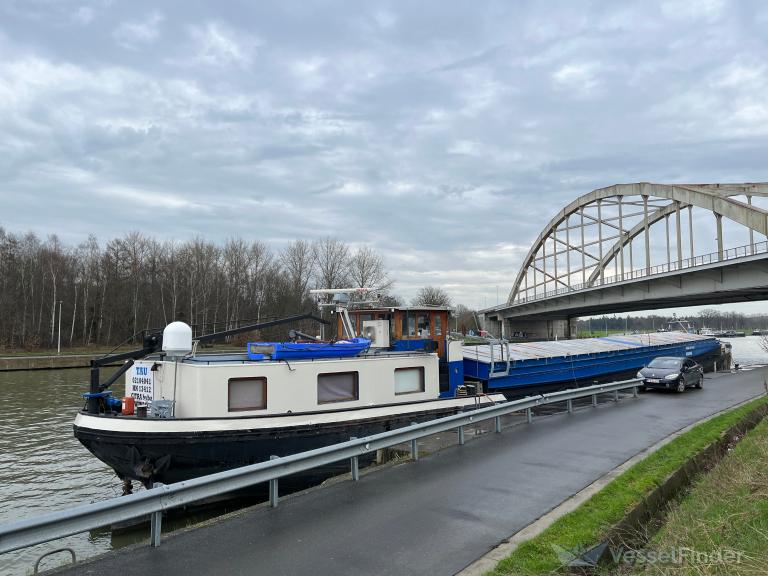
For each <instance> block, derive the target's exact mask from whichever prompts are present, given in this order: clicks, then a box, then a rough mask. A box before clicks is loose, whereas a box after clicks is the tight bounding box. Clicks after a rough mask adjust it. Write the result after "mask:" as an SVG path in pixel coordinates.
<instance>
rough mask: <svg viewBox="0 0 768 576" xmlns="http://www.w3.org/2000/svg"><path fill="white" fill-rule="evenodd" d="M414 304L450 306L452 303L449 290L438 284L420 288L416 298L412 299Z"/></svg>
mask: <svg viewBox="0 0 768 576" xmlns="http://www.w3.org/2000/svg"><path fill="white" fill-rule="evenodd" d="M412 303H413V305H414V306H450V305H451V303H452V300H451V297H450V296H449V295H448V292H446V291H445V290H443V289H442V288H438V287H437V286H425V287H424V288H419V291H418V292H417V293H416V298H414V299H413V301H412Z"/></svg>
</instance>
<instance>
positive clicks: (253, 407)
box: [227, 376, 267, 412]
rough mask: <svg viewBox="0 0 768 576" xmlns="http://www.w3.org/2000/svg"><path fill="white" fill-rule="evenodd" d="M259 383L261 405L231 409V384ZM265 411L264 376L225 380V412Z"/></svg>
mask: <svg viewBox="0 0 768 576" xmlns="http://www.w3.org/2000/svg"><path fill="white" fill-rule="evenodd" d="M254 381H258V382H260V383H261V404H260V405H256V406H241V407H238V408H233V407H232V384H233V383H236V384H237V383H243V382H254ZM266 409H267V377H266V376H243V377H235V378H229V379H228V380H227V412H250V411H254V410H266Z"/></svg>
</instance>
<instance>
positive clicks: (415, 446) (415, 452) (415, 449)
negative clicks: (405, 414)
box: [411, 422, 419, 461]
mask: <svg viewBox="0 0 768 576" xmlns="http://www.w3.org/2000/svg"><path fill="white" fill-rule="evenodd" d="M415 424H416V422H411V426H414V425H415ZM411 458H412V459H413V460H414V461H415V460H418V459H419V442H418V439H417V438H414V439H413V440H411Z"/></svg>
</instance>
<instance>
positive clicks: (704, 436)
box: [490, 397, 768, 576]
mask: <svg viewBox="0 0 768 576" xmlns="http://www.w3.org/2000/svg"><path fill="white" fill-rule="evenodd" d="M766 405H768V398H765V397H762V398H758V399H756V400H753V401H751V402H748V403H746V404H744V405H742V406H740V407H738V408H735V409H733V410H730V411H727V412H725V413H723V414H720V415H718V416H715V417H714V418H711V419H709V420H707V421H706V422H703V423H702V424H699V425H697V426H695V427H693V428H692V429H690V430H688V431H687V432H685V433H683V434H681V435H679V436H677V437H676V438H674V439H673V440H671V441H670V442H668V443H666V444H664V445H663V446H661V447H660V448H659V449H658V450H656V451H655V452H653V453H652V454H651V455H650V456H648V457H647V458H644V459H643V460H641V461H639V462H638V463H636V464H634V465H633V466H632V467H631V468H629V469H628V470H626V471H625V472H623V473H622V474H621V475H619V476H618V477H616V478H615V479H613V480H612V481H611V482H610V483H608V484H607V485H605V486H604V487H603V488H602V489H601V490H600V491H599V492H597V493H596V494H594V495H593V496H592V497H591V498H589V499H588V500H587V501H586V502H584V503H583V504H581V505H580V506H578V507H577V508H576V509H575V510H573V511H571V512H569V513H567V514H565V515H563V516H561V517H560V518H558V519H557V520H555V521H554V522H552V523H551V524H550V525H549V526H548V527H547V528H546V529H544V530H543V531H542V532H541V533H539V534H538V535H537V536H535V537H533V538H531V539H529V540H527V541H524V542H522V543H521V544H520V545H519V546H517V548H515V549H514V550H513V551H511V553H510V554H509V555H508V556H507V557H506V558H505V559H504V560H502V561H500V562H499V563H498V564H497V566H496V568H495V570H493V571H492V572H490V574H493V575H494V576H502V575H538V574H549V573H551V572H553V571H557V570H558V569H560V568H563V565H564V564H567V563H568V562H569V561H574V560H575V561H578V558H579V557H580V556H581V555H582V554H583V553H584V552H585V551H587V550H589V549H590V548H592V547H594V546H596V545H599V544H600V543H601V542H603V541H608V540H609V539H610V538H611V536H612V534H613V532H614V528H615V527H616V526H617V525H619V524H620V523H621V522H622V521H623V520H624V519H625V518H627V516H628V515H630V514H631V513H632V512H633V511H634V510H635V509H636V508H637V507H638V506H639V505H640V504H641V503H643V502H646V501H647V500H648V499H649V498H650V497H651V495H652V494H653V493H654V492H655V491H656V490H657V489H658V488H659V487H660V486H662V485H663V484H664V483H665V482H666V481H667V480H668V479H669V478H670V477H671V476H672V475H673V474H674V473H675V472H676V471H677V470H678V469H680V468H681V467H683V466H684V465H685V464H686V463H688V462H689V461H690V460H691V459H693V458H694V457H696V456H697V455H698V454H700V453H702V452H703V451H704V450H705V449H707V448H708V447H709V446H710V445H711V444H712V443H714V442H716V441H717V440H718V439H720V437H721V435H722V434H723V433H724V432H725V431H726V430H728V429H729V428H731V427H732V426H734V425H735V424H737V423H738V422H740V421H741V420H743V419H744V418H745V417H747V416H748V415H749V414H750V413H752V412H753V411H754V410H755V409H757V408H760V407H764V406H766Z"/></svg>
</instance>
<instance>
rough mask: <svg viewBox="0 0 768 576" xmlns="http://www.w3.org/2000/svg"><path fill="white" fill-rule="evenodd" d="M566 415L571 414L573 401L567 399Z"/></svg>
mask: <svg viewBox="0 0 768 576" xmlns="http://www.w3.org/2000/svg"><path fill="white" fill-rule="evenodd" d="M568 414H573V400H571V399H570V398H569V399H568Z"/></svg>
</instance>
